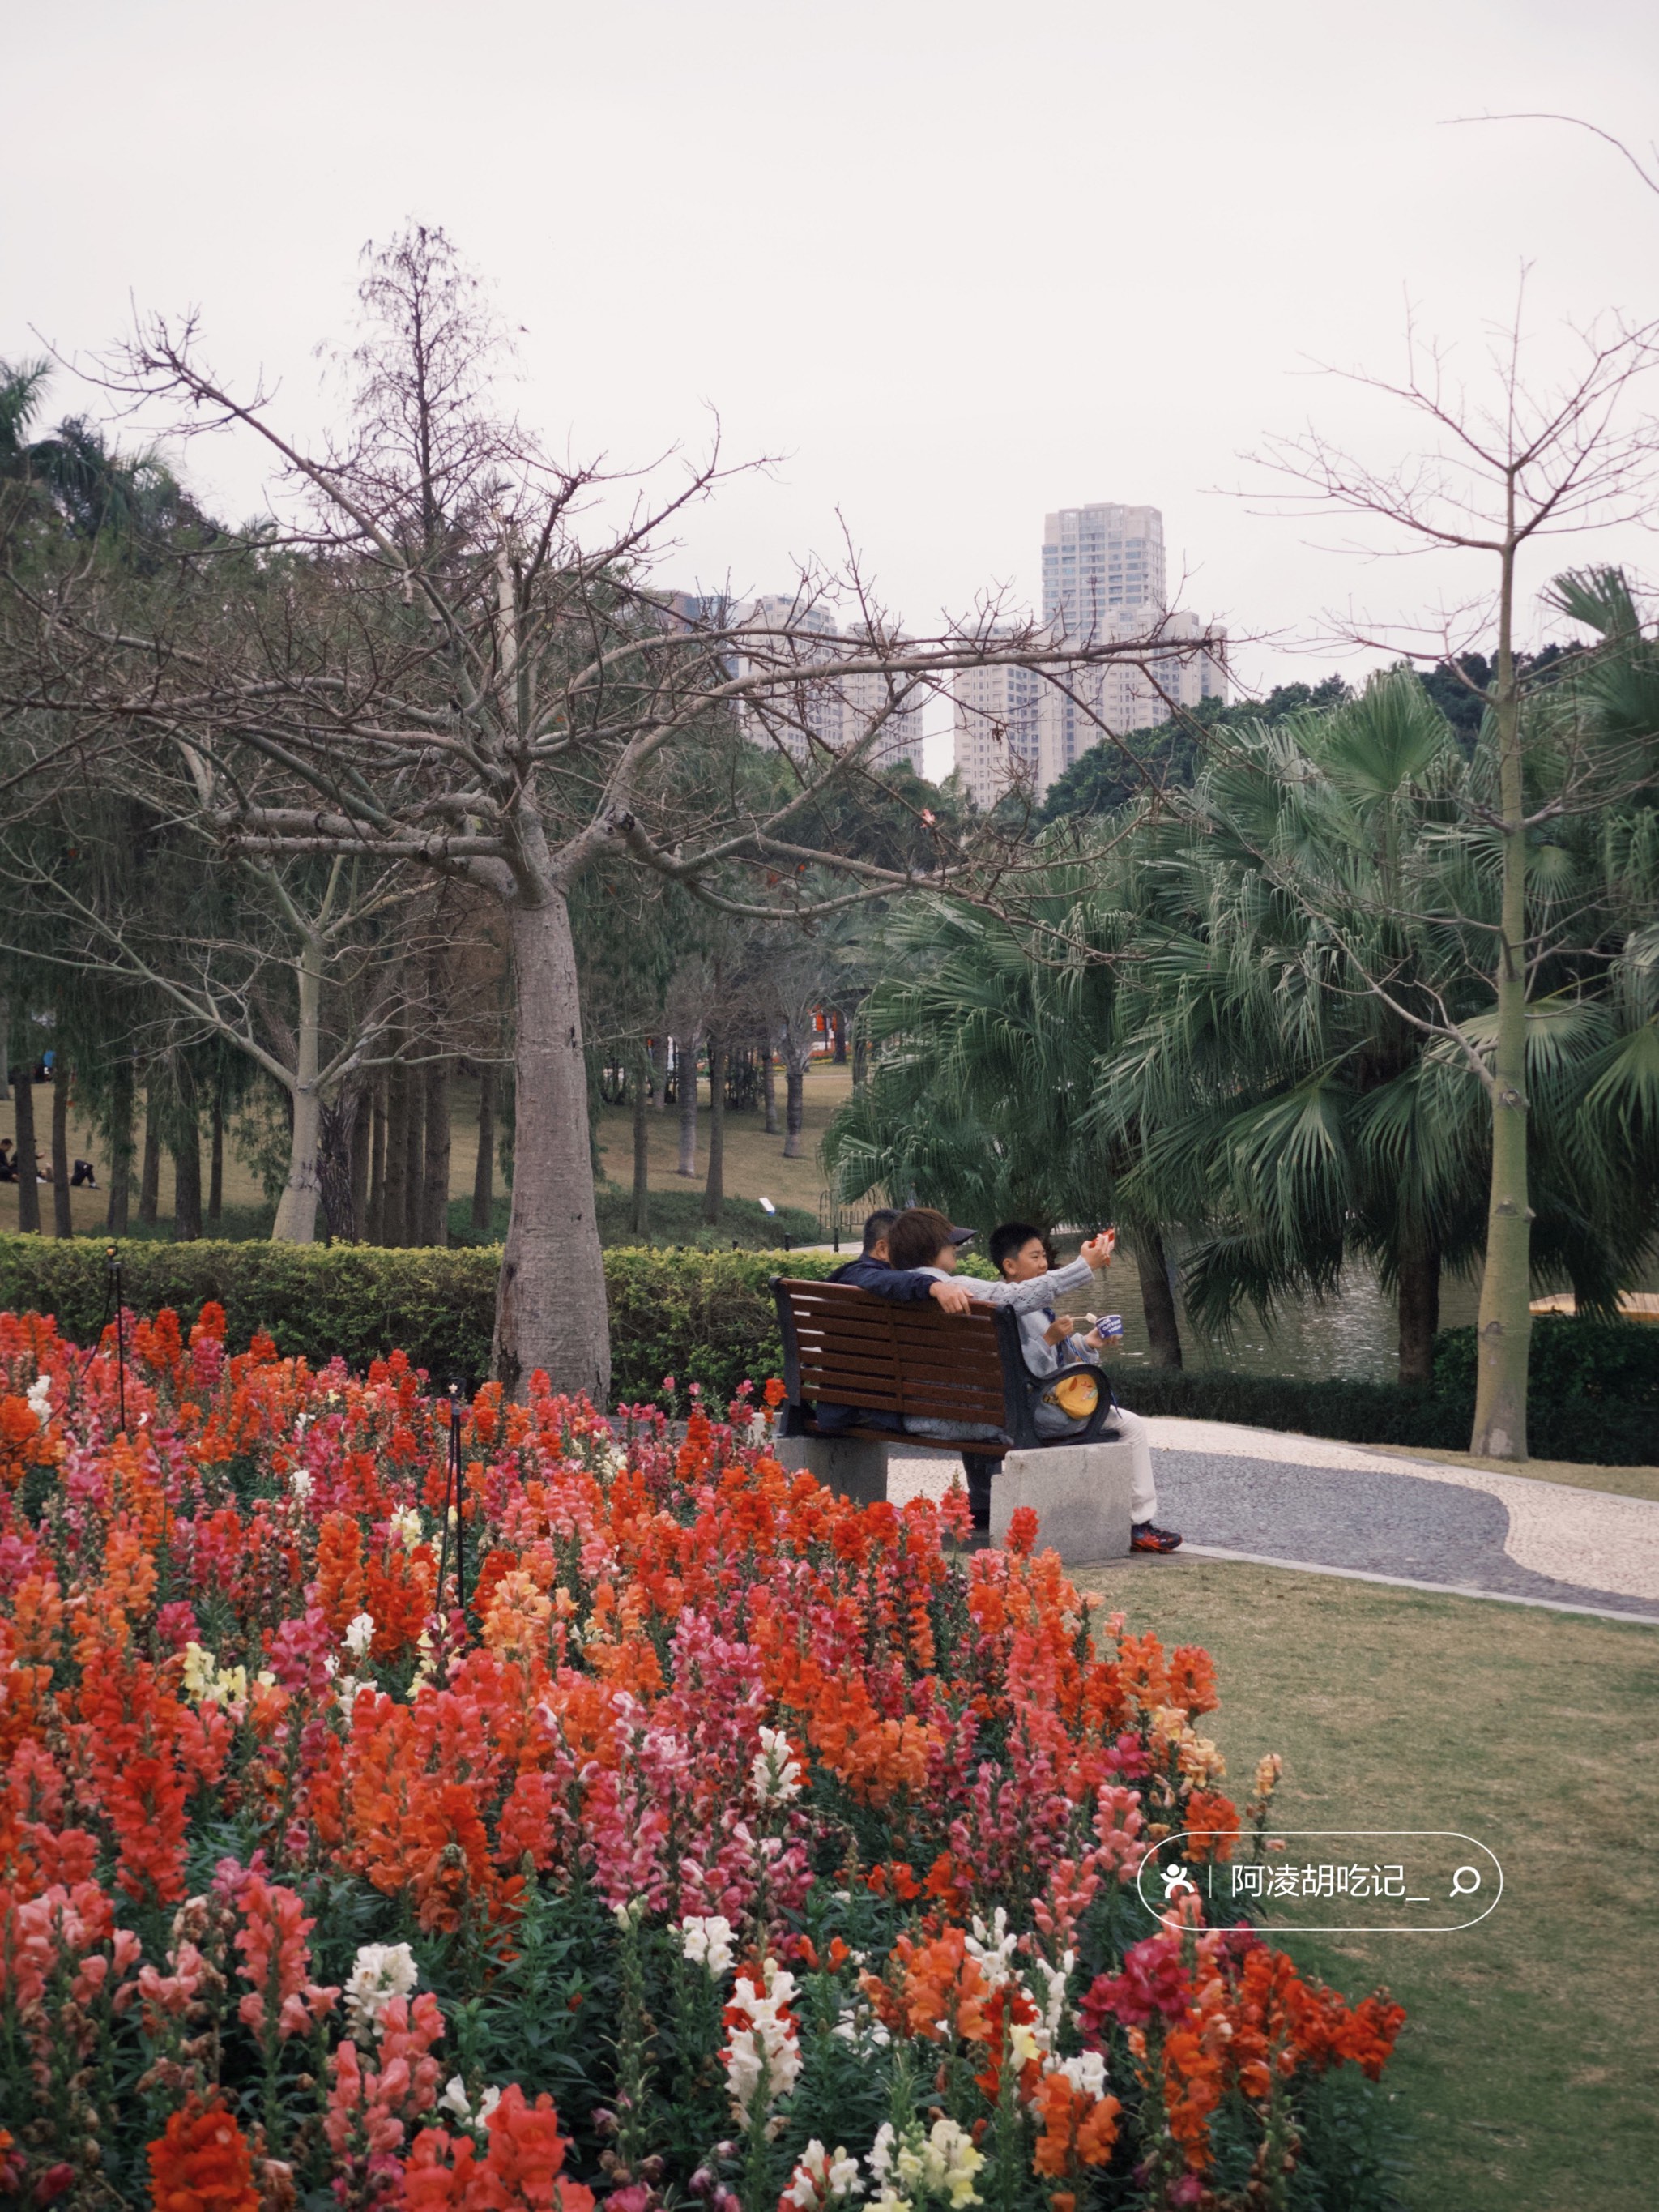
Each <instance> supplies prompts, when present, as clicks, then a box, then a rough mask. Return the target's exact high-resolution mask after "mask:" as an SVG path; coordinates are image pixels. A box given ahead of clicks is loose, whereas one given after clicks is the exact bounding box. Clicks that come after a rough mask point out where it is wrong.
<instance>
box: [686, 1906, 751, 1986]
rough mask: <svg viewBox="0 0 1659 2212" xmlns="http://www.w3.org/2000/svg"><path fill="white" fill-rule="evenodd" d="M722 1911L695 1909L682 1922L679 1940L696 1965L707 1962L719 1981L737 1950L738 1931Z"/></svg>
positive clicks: (706, 1964)
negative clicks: (735, 1942)
mask: <svg viewBox="0 0 1659 2212" xmlns="http://www.w3.org/2000/svg"><path fill="white" fill-rule="evenodd" d="M735 1932H736V1931H735V1930H734V1929H733V1928H732V1923H731V1922H730V1921H729V1920H728V1919H727V1918H726V1915H725V1914H724V1913H723V1912H708V1913H702V1912H692V1913H688V1914H687V1916H686V1917H685V1918H684V1920H682V1921H681V1923H680V1944H681V1948H683V1949H684V1953H685V1955H686V1957H687V1958H688V1959H690V1961H691V1963H692V1965H693V1966H706V1967H707V1968H708V1971H709V1972H710V1973H711V1974H712V1975H713V1976H714V1978H715V1980H716V1981H718V1980H719V1978H720V1976H721V1975H722V1974H725V1973H729V1972H731V1970H732V1961H733V1960H735V1959H736V1957H737V1955H738V1954H737V1951H736V1949H735V1948H734V1946H733V1944H732V1936H733V1935H734V1934H735Z"/></svg>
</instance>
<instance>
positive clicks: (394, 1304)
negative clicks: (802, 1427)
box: [0, 1237, 841, 1407]
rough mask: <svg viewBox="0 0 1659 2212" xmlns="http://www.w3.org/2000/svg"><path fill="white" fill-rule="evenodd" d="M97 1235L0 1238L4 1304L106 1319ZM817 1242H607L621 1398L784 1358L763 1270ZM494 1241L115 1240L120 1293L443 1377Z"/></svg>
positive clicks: (793, 1260)
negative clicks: (762, 1245) (757, 1247)
mask: <svg viewBox="0 0 1659 2212" xmlns="http://www.w3.org/2000/svg"><path fill="white" fill-rule="evenodd" d="M106 1249H108V1248H107V1245H106V1242H105V1241H104V1240H101V1239H100V1238H96V1237H64V1238H58V1237H0V1309H10V1310H13V1311H22V1310H26V1309H29V1308H33V1309H34V1310H36V1311H38V1312H40V1313H50V1314H54V1315H56V1316H57V1319H58V1328H60V1329H61V1330H62V1331H63V1333H64V1335H66V1336H68V1337H70V1338H72V1339H73V1340H75V1341H76V1342H77V1343H82V1344H86V1343H89V1342H91V1341H92V1340H93V1339H94V1337H95V1336H96V1335H97V1334H98V1331H99V1328H100V1325H101V1323H102V1322H103V1321H104V1320H105V1319H106V1317H107V1314H108V1306H107V1304H106V1299H107V1297H108V1285H107V1282H106V1269H105V1262H104V1255H105V1253H106ZM840 1264H841V1262H840V1261H838V1260H837V1259H836V1258H835V1257H833V1256H832V1255H830V1254H829V1253H799V1252H792V1253H791V1254H790V1255H788V1256H787V1259H786V1258H785V1257H784V1255H782V1254H781V1253H776V1252H663V1251H655V1250H652V1251H643V1250H633V1251H629V1250H625V1249H624V1250H612V1251H608V1252H607V1253H606V1254H605V1288H606V1291H607V1294H608V1297H609V1301H610V1307H611V1363H612V1381H613V1387H614V1390H615V1395H616V1398H617V1402H618V1403H619V1404H628V1403H632V1402H637V1401H640V1400H641V1399H646V1398H654V1397H655V1396H656V1395H657V1394H658V1391H659V1389H660V1387H661V1384H662V1380H663V1377H664V1376H665V1375H671V1376H673V1377H674V1379H675V1382H676V1383H677V1384H678V1387H679V1389H680V1392H681V1393H682V1394H684V1389H685V1386H686V1385H687V1383H701V1384H702V1388H703V1390H704V1391H705V1393H706V1394H707V1395H708V1397H709V1398H710V1399H711V1401H717V1402H718V1403H719V1404H720V1406H721V1407H724V1406H725V1404H726V1401H727V1400H728V1399H729V1398H730V1397H731V1395H732V1392H733V1391H734V1390H735V1389H736V1388H737V1386H738V1383H740V1382H741V1381H742V1380H743V1379H744V1376H749V1377H750V1378H751V1379H752V1380H753V1381H754V1383H756V1384H757V1386H758V1385H759V1384H760V1383H763V1382H764V1381H765V1379H766V1377H767V1376H769V1375H775V1374H777V1373H778V1372H779V1371H780V1370H781V1367H782V1364H783V1347H782V1346H781V1344H780V1342H779V1340H778V1332H777V1324H776V1322H775V1317H774V1314H773V1309H772V1294H771V1292H770V1291H769V1290H768V1288H767V1279H768V1278H769V1276H772V1275H775V1274H777V1273H780V1272H781V1271H785V1270H787V1272H788V1273H791V1274H796V1275H817V1276H823V1275H827V1274H828V1273H829V1272H830V1270H831V1269H832V1268H834V1267H838V1266H839V1265H840ZM500 1266H501V1249H500V1247H499V1246H495V1245H485V1246H474V1247H471V1248H466V1249H458V1250H452V1251H446V1250H442V1249H438V1248H436V1247H431V1248H416V1249H409V1250H400V1251H387V1250H381V1249H377V1248H376V1247H374V1246H372V1245H367V1244H336V1245H333V1246H331V1247H329V1246H324V1245H321V1244H270V1243H264V1244H220V1243H206V1242H204V1243H196V1244H151V1243H135V1244H123V1245H122V1247H121V1267H122V1274H123V1284H124V1290H125V1298H126V1302H127V1304H128V1305H129V1306H131V1308H132V1309H133V1310H135V1311H137V1312H139V1313H143V1314H153V1313H155V1312H156V1311H158V1310H159V1309H160V1308H161V1307H162V1306H172V1307H173V1309H174V1310H175V1311H177V1312H179V1313H180V1314H183V1315H185V1316H187V1317H188V1316H191V1315H193V1314H194V1313H196V1311H197V1310H198V1308H200V1307H201V1306H202V1305H203V1304H205V1302H206V1301H207V1300H208V1299H209V1298H215V1299H216V1300H217V1301H218V1303H219V1304H221V1305H222V1307H223V1308H224V1310H225V1316H226V1322H227V1326H228V1334H229V1337H230V1340H231V1342H232V1343H233V1344H246V1341H247V1340H248V1339H249V1337H250V1336H252V1334H253V1332H254V1330H255V1329H263V1330H264V1332H265V1334H267V1335H268V1336H270V1338H271V1339H272V1340H273V1341H274V1342H275V1344H276V1348H277V1350H278V1351H279V1352H283V1353H284V1354H285V1355H294V1354H301V1353H303V1354H304V1355H305V1357H306V1358H309V1359H311V1360H313V1361H315V1362H319V1363H320V1362H322V1361H324V1360H326V1359H331V1358H333V1356H334V1355H335V1353H336V1352H339V1353H341V1354H343V1357H344V1358H345V1362H346V1364H347V1365H348V1366H349V1367H353V1368H362V1367H366V1366H367V1365H368V1363H369V1361H370V1360H371V1359H377V1358H382V1357H384V1355H385V1354H386V1353H387V1352H392V1351H394V1350H396V1349H397V1348H398V1347H399V1346H401V1347H402V1348H403V1350H404V1351H405V1352H408V1354H409V1356H410V1359H411V1360H413V1361H414V1363H415V1364H416V1366H419V1367H424V1368H426V1369H427V1370H428V1371H429V1372H430V1373H431V1374H432V1375H434V1376H438V1377H440V1378H442V1377H445V1376H452V1375H461V1376H467V1377H469V1378H471V1380H473V1381H478V1380H481V1379H482V1378H483V1376H487V1375H488V1374H489V1346H490V1337H491V1334H492V1333H493V1329H494V1325H495V1277H496V1273H497V1271H498V1269H499V1268H500Z"/></svg>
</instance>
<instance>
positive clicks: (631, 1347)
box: [0, 1237, 1659, 1467]
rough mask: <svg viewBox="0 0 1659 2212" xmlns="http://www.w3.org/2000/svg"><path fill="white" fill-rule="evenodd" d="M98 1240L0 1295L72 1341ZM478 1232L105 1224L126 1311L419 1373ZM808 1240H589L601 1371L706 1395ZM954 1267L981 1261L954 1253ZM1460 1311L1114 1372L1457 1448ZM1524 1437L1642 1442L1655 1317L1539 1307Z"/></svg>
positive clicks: (1202, 1414) (771, 1359)
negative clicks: (758, 1246)
mask: <svg viewBox="0 0 1659 2212" xmlns="http://www.w3.org/2000/svg"><path fill="white" fill-rule="evenodd" d="M105 1251H106V1245H105V1243H103V1242H102V1241H100V1240H99V1239H97V1238H94V1237H66V1238H62V1239H58V1238H54V1237H0V1308H9V1309H10V1310H13V1311H15V1312H20V1313H21V1312H25V1311H27V1310H31V1309H33V1310H38V1311H40V1312H42V1313H51V1314H54V1315H56V1316H57V1318H58V1326H59V1328H62V1329H63V1330H64V1332H65V1334H69V1335H71V1336H75V1337H78V1338H80V1339H81V1340H82V1341H90V1340H92V1339H93V1338H94V1337H95V1336H96V1334H97V1332H98V1329H99V1327H100V1323H101V1322H103V1320H104V1319H106V1317H107V1314H108V1310H109V1309H108V1305H107V1304H106V1299H107V1296H108V1291H107V1285H106V1277H105V1267H104V1254H105ZM500 1259H501V1255H500V1252H499V1249H497V1248H496V1247H495V1246H493V1245H492V1246H486V1247H477V1248H471V1249H466V1248H463V1249H458V1250H453V1251H441V1250H436V1249H413V1250H406V1251H382V1250H379V1249H376V1248H374V1246H371V1245H364V1244H351V1245H341V1244H337V1245H334V1246H332V1247H326V1246H324V1245H320V1244H270V1243H259V1244H240V1243H239V1244H221V1243H199V1244H156V1243H143V1244H124V1245H123V1246H122V1248H121V1262H122V1267H123V1270H124V1276H125V1291H126V1299H127V1303H128V1304H129V1305H130V1306H131V1307H132V1308H133V1309H134V1310H136V1311H137V1312H138V1313H141V1314H154V1313H156V1312H158V1311H159V1310H160V1309H161V1307H163V1306H172V1307H173V1309H174V1310H176V1311H178V1312H179V1313H194V1312H196V1311H197V1309H198V1308H199V1307H200V1306H201V1305H202V1304H204V1302H205V1301H206V1300H207V1299H209V1298H213V1299H215V1300H216V1301H217V1303H218V1304H220V1305H222V1306H223V1308H224V1309H225V1312H226V1315H227V1316H228V1326H229V1328H230V1331H231V1334H232V1335H233V1337H240V1338H244V1339H246V1338H247V1337H250V1336H251V1335H252V1334H253V1332H254V1330H256V1329H263V1330H264V1333H265V1334H266V1335H268V1336H269V1337H270V1338H271V1339H272V1340H273V1341H274V1342H275V1344H276V1347H277V1349H278V1351H279V1352H283V1353H284V1354H285V1355H289V1354H298V1353H303V1354H304V1355H305V1357H306V1358H308V1359H311V1360H313V1362H320V1361H323V1360H325V1359H329V1358H332V1357H333V1355H334V1354H335V1353H336V1352H338V1353H340V1354H341V1355H342V1356H343V1358H344V1359H345V1361H346V1364H348V1366H349V1367H351V1368H353V1369H355V1370H361V1369H362V1368H365V1367H367V1366H368V1363H369V1361H370V1360H371V1359H378V1358H384V1357H385V1356H386V1354H387V1353H388V1352H392V1350H393V1349H394V1348H395V1347H397V1346H402V1347H403V1348H404V1350H405V1351H406V1352H408V1354H409V1357H410V1359H411V1360H412V1361H413V1362H414V1363H415V1364H416V1365H417V1366H420V1367H424V1368H425V1369H426V1370H428V1373H429V1374H431V1375H433V1376H437V1377H439V1378H443V1377H447V1376H451V1375H459V1376H466V1377H467V1378H469V1379H470V1380H471V1381H475V1382H476V1381H478V1380H480V1379H482V1378H483V1376H487V1375H488V1374H489V1345H490V1335H491V1332H492V1328H493V1325H494V1320H495V1273H496V1269H497V1267H498V1266H499V1264H500ZM840 1264H841V1261H840V1260H839V1259H837V1258H836V1257H835V1256H834V1255H831V1254H829V1253H827V1252H811V1253H808V1252H792V1253H789V1254H787V1255H786V1254H784V1253H781V1252H752V1251H751V1252H700V1251H666V1250H659V1249H653V1250H649V1251H642V1250H640V1249H633V1250H629V1249H611V1250H609V1251H607V1252H606V1253H605V1285H606V1289H607V1292H608V1295H609V1298H610V1305H611V1375H612V1390H613V1395H614V1396H615V1398H616V1401H617V1403H618V1404H637V1403H639V1402H641V1401H643V1400H646V1399H650V1398H654V1397H655V1396H656V1395H657V1394H658V1391H659V1386H660V1384H661V1383H662V1379H663V1377H664V1376H665V1375H671V1376H673V1377H674V1379H675V1383H676V1384H677V1385H678V1391H679V1394H680V1395H682V1396H683V1395H684V1392H685V1388H686V1385H687V1384H688V1383H697V1384H699V1385H700V1386H701V1388H702V1391H703V1394H704V1395H705V1397H706V1398H707V1399H708V1401H709V1402H710V1403H712V1404H714V1405H717V1406H724V1405H725V1404H726V1402H727V1401H729V1399H730V1398H731V1397H732V1395H733V1393H734V1392H735V1391H736V1389H737V1388H738V1384H739V1383H741V1382H743V1381H744V1379H745V1378H748V1379H749V1380H750V1381H752V1382H754V1383H757V1385H758V1384H759V1383H763V1382H764V1381H765V1379H766V1377H767V1376H769V1375H777V1374H780V1373H781V1371H782V1366H783V1347H782V1345H781V1342H780V1341H779V1338H778V1331H777V1322H776V1319H775V1314H774V1310H773V1305H772V1294H771V1291H770V1290H769V1288H768V1284H769V1279H770V1278H771V1277H772V1276H773V1275H775V1274H779V1273H784V1274H791V1275H810V1276H817V1277H823V1276H824V1275H827V1274H829V1273H831V1271H832V1270H833V1269H834V1268H836V1267H838V1266H839V1265H840ZM968 1268H969V1272H970V1273H985V1272H988V1271H987V1270H986V1269H984V1268H983V1267H982V1266H981V1264H979V1263H977V1262H975V1261H969V1263H968ZM1474 1372H1475V1348H1474V1330H1473V1329H1449V1330H1447V1331H1446V1332H1445V1333H1444V1334H1443V1335H1442V1337H1441V1338H1440V1340H1439V1342H1438V1344H1437V1346H1436V1348H1435V1374H1434V1380H1433V1382H1432V1383H1431V1384H1429V1385H1428V1386H1427V1387H1426V1388H1425V1389H1416V1390H1413V1389H1402V1388H1401V1386H1400V1385H1399V1384H1398V1383H1372V1382H1366V1381H1363V1380H1360V1379H1359V1378H1358V1377H1353V1376H1347V1377H1345V1376H1326V1377H1321V1378H1319V1379H1317V1380H1311V1379H1308V1378H1304V1377H1302V1376H1283V1375H1231V1374H1225V1373H1207V1374H1188V1373H1171V1372H1170V1370H1167V1369H1161V1368H1146V1369H1139V1370H1135V1371H1134V1372H1133V1375H1130V1376H1120V1378H1119V1379H1120V1380H1121V1382H1122V1384H1123V1393H1124V1398H1125V1401H1126V1402H1127V1403H1128V1404H1130V1405H1133V1407H1134V1408H1135V1410H1136V1411H1137V1412H1138V1413H1179V1414H1184V1415H1186V1416H1188V1418H1189V1419H1197V1420H1208V1421H1238V1422H1243V1423H1244V1424H1247V1425H1249V1426H1251V1427H1253V1428H1263V1429H1289V1430H1292V1431H1297V1433H1299V1434H1301V1435H1304V1436H1311V1437H1335V1438H1340V1439H1341V1440H1342V1441H1343V1442H1344V1443H1354V1444H1368V1443H1387V1444H1400V1445H1404V1446H1407V1447H1408V1448H1409V1447H1411V1446H1413V1445H1414V1446H1416V1447H1417V1448H1418V1449H1427V1450H1445V1451H1460V1450H1462V1449H1464V1447H1465V1446H1467V1444H1468V1440H1469V1428H1470V1424H1471V1422H1472V1421H1473V1419H1474ZM1530 1431H1531V1434H1530V1442H1531V1445H1532V1449H1533V1451H1534V1454H1536V1455H1537V1456H1538V1457H1539V1458H1541V1459H1565V1460H1582V1461H1588V1462H1599V1463H1600V1464H1601V1465H1603V1466H1609V1467H1632V1466H1642V1465H1645V1464H1646V1463H1647V1462H1649V1461H1650V1460H1651V1459H1653V1457H1654V1456H1655V1454H1656V1450H1659V1445H1656V1442H1655V1438H1656V1437H1659V1329H1656V1328H1645V1327H1644V1326H1642V1325H1641V1324H1639V1323H1636V1322H1591V1321H1569V1320H1565V1319H1551V1320H1547V1321H1541V1322H1539V1324H1538V1326H1537V1328H1535V1329H1534V1333H1533V1353H1532V1405H1531V1413H1530Z"/></svg>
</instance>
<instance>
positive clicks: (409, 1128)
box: [404, 1067, 426, 1244]
mask: <svg viewBox="0 0 1659 2212" xmlns="http://www.w3.org/2000/svg"><path fill="white" fill-rule="evenodd" d="M425 1242H426V1071H425V1069H424V1068H420V1067H411V1068H410V1071H409V1085H408V1088H407V1090H406V1091H405V1092H404V1243H405V1244H423V1243H425Z"/></svg>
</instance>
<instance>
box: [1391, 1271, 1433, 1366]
mask: <svg viewBox="0 0 1659 2212" xmlns="http://www.w3.org/2000/svg"><path fill="white" fill-rule="evenodd" d="M1395 1275H1396V1278H1397V1280H1396V1282H1395V1304H1396V1306H1397V1309H1398V1311H1399V1316H1400V1367H1399V1376H1400V1380H1401V1382H1402V1383H1431V1382H1432V1381H1433V1379H1434V1340H1435V1337H1436V1336H1437V1334H1438V1332H1439V1328H1440V1251H1439V1247H1438V1246H1437V1244H1436V1243H1434V1242H1433V1240H1432V1239H1431V1238H1430V1237H1412V1238H1410V1239H1409V1240H1408V1241H1407V1243H1405V1244H1404V1245H1403V1246H1402V1247H1401V1252H1400V1255H1399V1261H1398V1265H1397V1267H1396V1268H1395Z"/></svg>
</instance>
